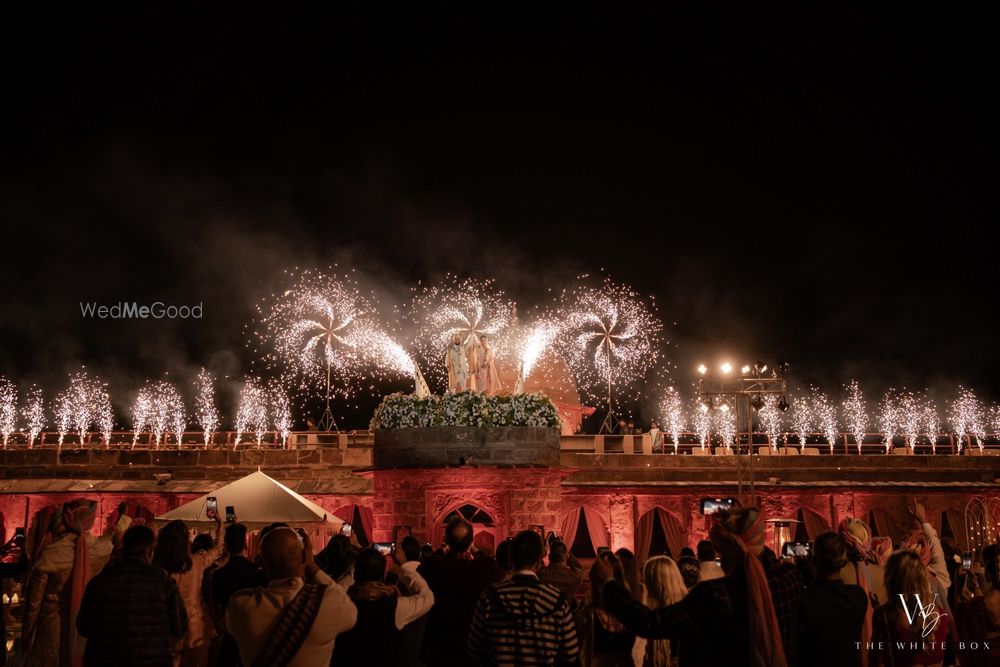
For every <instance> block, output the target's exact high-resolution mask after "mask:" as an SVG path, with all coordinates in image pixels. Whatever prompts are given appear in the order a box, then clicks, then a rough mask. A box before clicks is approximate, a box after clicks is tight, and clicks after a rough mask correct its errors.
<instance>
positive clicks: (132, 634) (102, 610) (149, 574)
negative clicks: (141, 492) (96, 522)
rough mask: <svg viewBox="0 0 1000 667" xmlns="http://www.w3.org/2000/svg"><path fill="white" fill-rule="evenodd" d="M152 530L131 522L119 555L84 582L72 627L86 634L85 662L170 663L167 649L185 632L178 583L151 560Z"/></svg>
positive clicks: (163, 666)
mask: <svg viewBox="0 0 1000 667" xmlns="http://www.w3.org/2000/svg"><path fill="white" fill-rule="evenodd" d="M154 542H155V537H154V536H153V531H152V530H150V529H149V528H147V527H146V526H132V527H131V528H129V529H128V530H127V531H125V535H124V537H123V538H122V559H121V561H120V562H119V563H117V564H115V565H109V566H108V567H106V568H104V569H103V570H102V571H101V573H100V574H98V575H97V576H96V577H94V578H93V579H91V580H90V583H89V584H87V592H86V593H85V594H84V596H83V603H82V604H81V606H80V613H79V616H78V617H77V622H76V626H77V629H78V630H79V631H80V634H81V635H83V636H84V637H86V638H87V649H86V651H85V652H84V655H83V662H84V664H85V665H93V666H95V667H97V666H98V665H100V666H103V667H113V666H116V665H122V666H124V665H128V666H129V667H171V665H172V664H173V659H172V657H171V652H172V650H173V646H174V642H175V641H176V640H177V638H178V637H181V636H183V635H184V633H185V632H187V624H188V621H187V613H186V611H185V610H184V602H183V601H182V600H181V597H180V594H179V593H178V591H177V584H176V583H175V582H174V580H173V578H171V577H170V575H168V574H167V573H166V571H164V570H163V569H162V568H159V567H156V566H154V565H151V564H150V563H151V561H152V559H153V544H154Z"/></svg>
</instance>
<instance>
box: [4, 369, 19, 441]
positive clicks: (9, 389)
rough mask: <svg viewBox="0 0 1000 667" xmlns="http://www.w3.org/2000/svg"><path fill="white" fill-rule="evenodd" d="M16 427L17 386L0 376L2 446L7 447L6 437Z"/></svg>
mask: <svg viewBox="0 0 1000 667" xmlns="http://www.w3.org/2000/svg"><path fill="white" fill-rule="evenodd" d="M16 428H17V387H16V386H15V385H14V383H13V382H11V381H10V380H8V379H7V378H5V377H0V436H3V448H4V449H7V439H8V438H9V437H10V434H11V433H13V432H14V430H15V429H16Z"/></svg>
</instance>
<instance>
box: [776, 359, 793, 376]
mask: <svg viewBox="0 0 1000 667" xmlns="http://www.w3.org/2000/svg"><path fill="white" fill-rule="evenodd" d="M790 367H791V366H790V365H789V363H788V362H787V361H783V362H781V363H780V364H778V365H776V366H775V367H774V377H779V378H781V377H785V374H786V373H788V369H789V368H790Z"/></svg>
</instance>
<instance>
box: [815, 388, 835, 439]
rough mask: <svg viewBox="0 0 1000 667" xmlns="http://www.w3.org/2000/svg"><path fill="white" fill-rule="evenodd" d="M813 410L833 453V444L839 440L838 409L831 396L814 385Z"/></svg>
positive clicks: (817, 423)
mask: <svg viewBox="0 0 1000 667" xmlns="http://www.w3.org/2000/svg"><path fill="white" fill-rule="evenodd" d="M810 398H811V402H812V405H811V411H812V414H813V416H814V417H815V419H816V425H817V426H818V427H819V429H820V431H821V432H822V433H823V437H825V438H826V441H827V443H828V445H829V447H830V450H829V451H830V453H831V454H833V446H834V444H835V443H836V441H837V436H838V435H839V431H838V429H837V409H836V408H835V407H834V406H833V403H831V402H830V398H829V397H828V396H827V395H826V394H824V393H823V392H821V391H820V390H819V388H818V387H813V388H812V391H811V396H810Z"/></svg>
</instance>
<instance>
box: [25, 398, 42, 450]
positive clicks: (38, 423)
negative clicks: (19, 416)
mask: <svg viewBox="0 0 1000 667" xmlns="http://www.w3.org/2000/svg"><path fill="white" fill-rule="evenodd" d="M24 420H25V427H26V430H27V434H28V448H29V449H30V448H31V447H33V446H34V443H35V438H37V437H38V434H39V433H41V432H42V429H43V428H45V403H44V402H43V401H42V390H41V389H40V388H38V387H36V386H35V385H32V386H31V388H30V389H28V400H27V403H25V406H24Z"/></svg>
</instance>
